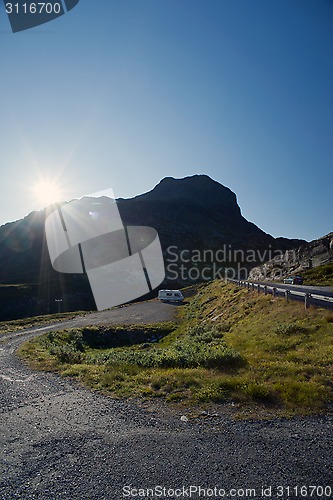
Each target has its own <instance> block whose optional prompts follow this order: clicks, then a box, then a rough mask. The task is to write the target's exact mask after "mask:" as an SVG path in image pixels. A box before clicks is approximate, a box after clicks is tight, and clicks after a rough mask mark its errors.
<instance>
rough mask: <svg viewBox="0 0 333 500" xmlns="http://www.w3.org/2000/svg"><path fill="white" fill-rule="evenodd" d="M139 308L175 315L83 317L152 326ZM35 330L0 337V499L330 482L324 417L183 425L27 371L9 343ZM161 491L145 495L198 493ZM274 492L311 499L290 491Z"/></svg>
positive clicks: (177, 414)
mask: <svg viewBox="0 0 333 500" xmlns="http://www.w3.org/2000/svg"><path fill="white" fill-rule="evenodd" d="M164 306H166V307H164ZM147 307H148V310H150V311H153V314H154V315H155V316H154V317H155V318H162V317H163V318H165V319H166V318H167V317H169V318H170V314H171V312H172V311H173V309H172V307H173V306H170V305H169V306H168V305H167V304H159V303H155V305H153V306H152V309H149V306H146V305H144V304H135V305H133V306H128V307H126V308H120V309H117V310H115V311H114V312H112V313H111V315H110V312H109V313H95V315H94V316H90V318H87V317H86V318H85V319H84V321H88V322H89V321H90V320H91V319H92V318H93V317H94V318H95V319H94V321H95V322H96V323H98V322H106V321H108V322H109V321H113V322H115V323H118V322H119V314H123V315H124V316H123V317H124V318H125V320H126V318H127V320H128V322H130V323H132V322H133V319H134V318H136V319H137V321H138V322H139V323H142V322H150V320H146V317H145V312H144V311H145V308H147ZM150 307H151V306H150ZM121 310H122V312H120V311H121ZM147 314H149V313H148V312H147ZM107 315H109V317H108V318H107V317H106V316H107ZM81 319H82V318H81ZM81 319H80V318H76V319H75V320H73V321H72V322H70V323H71V324H80V321H81ZM36 333H37V332H36V331H30V332H29V333H24V334H22V332H21V333H20V334H19V335H14V334H11V335H8V336H6V337H2V342H1V343H0V349H1V350H0V375H1V376H0V413H1V416H0V438H1V443H0V460H1V462H0V499H1V500H7V499H8V500H12V499H16V498H22V499H40V500H48V499H92V500H94V499H96V500H97V499H98V500H99V499H107V500H120V499H122V498H139V497H138V496H136V497H135V496H134V495H135V493H140V492H139V491H134V490H133V491H131V492H130V491H129V487H130V486H131V487H132V488H133V489H137V488H155V486H157V485H160V486H162V487H166V488H170V489H172V488H183V487H185V488H189V487H190V486H191V485H192V486H193V487H196V486H201V487H203V488H214V487H217V488H219V489H221V490H222V489H223V490H225V495H223V491H220V495H218V494H217V496H212V495H211V493H214V491H207V495H206V498H208V494H209V495H210V496H209V497H210V498H219V499H221V498H237V499H239V498H257V499H261V498H264V496H263V495H262V494H261V488H262V486H265V487H269V486H273V491H272V496H271V497H270V498H277V493H278V491H280V490H277V487H278V486H279V485H282V486H284V487H285V488H287V487H288V486H289V487H294V486H301V485H321V486H322V485H327V484H330V485H331V486H332V488H333V484H332V482H333V475H332V436H333V433H332V420H333V419H332V416H325V417H318V418H305V419H295V420H291V421H287V420H276V421H271V422H256V421H252V422H237V421H233V420H231V419H230V418H229V417H227V416H226V414H227V413H229V411H227V410H228V407H227V406H228V405H227V406H225V407H223V406H221V407H220V409H219V410H218V412H217V413H216V409H214V413H210V414H209V413H205V414H202V415H201V416H200V418H198V419H193V420H192V419H190V420H188V421H187V422H186V421H182V420H181V416H182V412H181V411H180V410H174V411H171V410H168V409H167V408H166V407H165V406H164V405H163V404H162V403H161V402H159V403H157V404H147V405H142V404H140V405H139V404H135V403H134V402H130V401H120V400H114V399H111V398H107V397H104V396H102V395H99V394H95V393H91V392H90V391H88V390H86V389H84V388H83V387H81V386H80V385H78V384H77V383H75V382H72V381H69V380H66V379H61V378H60V377H58V376H55V375H52V374H47V373H35V372H32V371H31V370H29V369H28V368H27V367H25V366H24V365H23V364H22V363H21V362H20V361H19V360H18V359H17V358H16V357H15V349H16V348H17V346H18V345H19V344H20V343H21V342H22V341H23V340H25V339H27V338H29V337H30V336H32V335H36ZM123 488H125V489H123ZM246 488H248V489H250V488H251V489H252V491H247V492H246V491H245V489H246ZM234 489H235V490H237V489H239V491H238V492H236V491H234ZM253 489H255V492H254V490H253ZM159 491H160V490H157V492H156V493H157V495H155V496H152V495H151V493H152V492H148V493H150V496H148V494H147V495H146V498H204V497H203V491H202V492H201V496H199V493H198V492H197V493H196V494H195V493H193V494H192V496H191V497H189V496H186V493H187V494H189V493H190V490H187V491H186V490H185V492H184V493H185V494H184V496H179V495H178V496H177V497H176V496H175V495H173V496H172V493H173V491H172V490H170V491H169V493H170V495H169V497H168V496H165V495H163V496H161V495H159ZM327 491H328V490H327ZM286 492H287V490H285V493H286ZM128 493H132V496H130V495H129V494H128ZM141 493H142V492H141ZM174 493H175V494H176V493H177V494H178V493H179V492H178V491H177V492H174ZM254 493H255V494H254ZM303 493H304V490H303ZM319 493H320V491H319ZM332 494H333V493H332ZM141 498H142V496H141ZM279 498H283V499H287V498H319V496H318V497H316V496H312V497H311V496H310V495H309V496H302V497H300V495H299V494H297V495H293V494H292V493H291V491H290V494H289V496H287V494H285V495H284V496H283V497H279ZM321 498H322V497H321Z"/></svg>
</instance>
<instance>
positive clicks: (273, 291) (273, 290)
mask: <svg viewBox="0 0 333 500" xmlns="http://www.w3.org/2000/svg"><path fill="white" fill-rule="evenodd" d="M272 294H273V297H276V288H275V286H273V288H272Z"/></svg>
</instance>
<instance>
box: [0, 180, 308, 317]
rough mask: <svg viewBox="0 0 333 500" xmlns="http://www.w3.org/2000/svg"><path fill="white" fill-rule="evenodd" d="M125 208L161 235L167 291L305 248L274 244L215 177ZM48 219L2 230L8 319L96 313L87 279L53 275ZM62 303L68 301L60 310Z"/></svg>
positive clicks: (2, 291) (163, 187) (33, 217)
mask: <svg viewBox="0 0 333 500" xmlns="http://www.w3.org/2000/svg"><path fill="white" fill-rule="evenodd" d="M117 203H118V208H119V212H120V215H121V217H122V220H123V223H124V224H125V225H143V226H151V227H153V228H155V229H156V230H157V231H158V233H159V236H160V240H161V245H162V249H163V253H164V258H165V264H166V280H165V283H164V285H168V286H172V287H174V288H175V287H178V286H181V285H184V284H187V283H192V282H193V281H200V280H202V279H208V278H214V277H222V275H219V274H217V275H216V274H215V275H213V274H212V273H213V268H214V266H217V265H218V266H219V267H218V269H221V270H223V272H224V270H225V269H231V271H232V270H233V269H235V270H236V271H237V268H238V271H239V268H240V266H242V269H243V271H242V272H244V269H245V270H247V269H250V268H252V267H254V266H255V265H257V264H260V263H262V262H264V261H266V260H269V258H270V257H271V255H272V253H274V252H277V251H278V252H285V251H286V250H288V249H292V248H296V247H299V246H300V245H302V244H305V242H304V241H303V240H289V239H286V238H273V237H272V236H271V235H269V234H267V233H265V232H263V231H262V230H261V229H259V228H258V227H257V226H256V225H255V224H253V223H251V222H249V221H247V220H246V219H245V218H244V217H243V216H242V214H241V210H240V208H239V206H238V203H237V199H236V195H235V193H233V192H232V191H231V190H230V189H228V188H227V187H225V186H222V185H221V184H219V183H218V182H216V181H214V180H212V179H211V178H210V177H208V176H207V175H194V176H191V177H186V178H183V179H174V178H172V177H166V178H165V179H163V180H162V181H161V182H160V183H159V184H158V185H157V186H156V187H155V188H154V189H153V190H152V191H149V192H148V193H145V194H141V195H139V196H136V197H134V198H131V199H119V200H117ZM46 213H47V209H45V210H42V211H40V212H33V213H31V214H29V215H28V216H27V217H25V218H24V219H22V220H19V221H16V222H12V223H8V224H5V225H4V226H2V227H0V285H2V286H0V303H1V311H0V317H1V318H3V319H7V318H12V317H13V318H15V317H18V316H20V315H21V316H29V315H33V314H37V313H40V314H42V313H46V312H55V311H57V308H58V307H60V306H61V308H62V310H75V309H87V308H88V309H93V308H94V300H93V297H92V294H91V291H90V287H89V283H88V281H87V278H86V276H85V275H68V274H61V273H57V272H55V271H54V270H53V269H52V266H51V263H50V259H49V255H48V250H47V245H46V240H45V234H44V223H45V217H46ZM237 252H238V253H237ZM181 270H182V271H184V272H183V273H181V272H180V271H181ZM203 270H205V275H203ZM190 271H191V272H192V274H190ZM238 271H237V272H238ZM221 272H222V271H221ZM57 298H62V303H61V304H60V306H59V303H58V302H55V299H57Z"/></svg>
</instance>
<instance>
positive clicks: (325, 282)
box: [302, 262, 333, 287]
mask: <svg viewBox="0 0 333 500" xmlns="http://www.w3.org/2000/svg"><path fill="white" fill-rule="evenodd" d="M302 276H303V280H304V284H305V285H313V286H332V287H333V262H331V263H330V264H324V265H323V266H318V267H314V268H313V269H309V270H308V271H305V272H304V273H302Z"/></svg>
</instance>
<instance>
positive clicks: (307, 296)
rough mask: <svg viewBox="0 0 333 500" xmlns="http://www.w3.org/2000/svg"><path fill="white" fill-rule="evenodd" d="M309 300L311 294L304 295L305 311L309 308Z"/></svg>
mask: <svg viewBox="0 0 333 500" xmlns="http://www.w3.org/2000/svg"><path fill="white" fill-rule="evenodd" d="M310 299H311V293H306V294H305V295H304V306H305V309H308V308H309V306H310Z"/></svg>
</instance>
